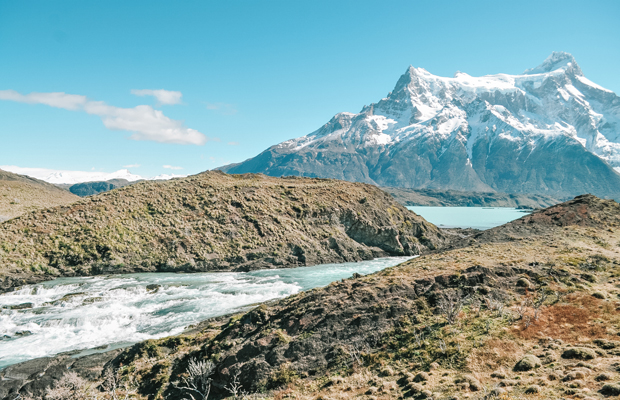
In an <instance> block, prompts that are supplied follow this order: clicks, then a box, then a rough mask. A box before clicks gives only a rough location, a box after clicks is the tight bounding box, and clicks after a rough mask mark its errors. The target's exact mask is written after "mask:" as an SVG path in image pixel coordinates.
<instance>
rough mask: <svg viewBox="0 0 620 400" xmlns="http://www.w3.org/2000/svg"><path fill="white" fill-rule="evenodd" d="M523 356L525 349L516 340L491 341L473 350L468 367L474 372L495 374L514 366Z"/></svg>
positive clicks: (468, 360)
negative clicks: (496, 371)
mask: <svg viewBox="0 0 620 400" xmlns="http://www.w3.org/2000/svg"><path fill="white" fill-rule="evenodd" d="M522 355H523V349H522V348H521V346H520V345H519V344H518V343H516V342H515V341H514V340H503V339H495V338H493V339H489V340H487V341H486V342H484V344H483V345H482V346H481V347H478V348H474V349H472V352H471V355H470V356H469V357H468V358H467V366H468V368H469V369H471V370H472V371H473V372H480V373H485V372H493V371H495V370H497V369H499V368H501V367H505V366H508V365H514V364H515V363H516V362H517V360H518V359H519V358H520V357H521V356H522Z"/></svg>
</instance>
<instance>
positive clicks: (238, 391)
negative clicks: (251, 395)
mask: <svg viewBox="0 0 620 400" xmlns="http://www.w3.org/2000/svg"><path fill="white" fill-rule="evenodd" d="M240 375H241V371H237V372H236V373H235V374H234V375H233V379H232V381H231V382H230V383H229V384H228V385H226V386H224V389H226V390H228V393H230V395H231V396H232V397H233V399H234V400H240V399H245V398H246V396H247V392H246V391H245V390H243V389H242V386H241V383H240V382H239V376H240Z"/></svg>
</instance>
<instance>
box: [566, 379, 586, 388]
mask: <svg viewBox="0 0 620 400" xmlns="http://www.w3.org/2000/svg"><path fill="white" fill-rule="evenodd" d="M568 386H569V387H571V388H573V389H578V388H582V387H585V386H586V383H585V382H584V381H582V380H581V379H577V380H575V381H572V382H571V383H570V384H569V385H568Z"/></svg>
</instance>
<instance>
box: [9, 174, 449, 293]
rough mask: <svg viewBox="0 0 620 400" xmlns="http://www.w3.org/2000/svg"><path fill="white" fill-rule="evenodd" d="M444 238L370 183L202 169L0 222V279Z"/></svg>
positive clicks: (219, 264) (369, 251) (329, 258)
mask: <svg viewBox="0 0 620 400" xmlns="http://www.w3.org/2000/svg"><path fill="white" fill-rule="evenodd" d="M443 242H444V238H443V234H442V233H440V231H439V230H438V229H437V228H436V227H435V226H434V225H432V224H430V223H428V222H426V221H425V220H424V219H423V218H422V217H419V216H417V215H415V214H414V213H412V212H410V211H408V210H407V209H405V208H404V207H403V206H401V205H400V204H398V203H396V202H395V201H394V199H393V198H392V197H391V196H390V195H388V194H387V193H385V192H383V191H381V190H380V189H378V188H376V187H374V186H371V185H365V184H354V183H348V182H341V181H335V180H324V179H300V178H290V179H280V178H270V177H266V176H262V175H245V176H230V175H226V174H224V173H222V172H207V173H203V174H199V175H195V176H191V177H188V178H183V179H177V180H173V181H163V182H162V181H159V182H142V183H138V184H135V185H132V186H127V187H125V188H122V189H118V190H114V191H112V192H106V193H103V194H100V195H97V196H92V197H89V198H87V199H83V200H81V201H79V202H77V203H75V204H73V205H72V206H70V207H57V208H52V209H48V210H42V211H38V212H36V213H33V214H29V215H26V216H23V217H21V218H18V219H15V220H12V221H7V222H5V223H3V224H2V225H1V226H0V287H3V288H4V289H7V288H9V287H11V286H13V285H14V284H15V283H16V282H24V281H30V280H32V281H36V280H41V279H42V277H43V278H48V279H49V278H51V277H53V276H57V275H64V276H73V275H90V274H100V273H119V272H135V271H209V270H230V269H234V270H250V269H258V268H276V267H286V266H296V265H297V266H298V265H313V264H322V263H329V262H345V261H359V260H364V259H371V258H374V257H378V256H387V255H414V254H419V253H421V252H423V251H425V250H429V249H434V248H436V247H437V246H439V245H441V244H442V243H443ZM33 271H34V272H33Z"/></svg>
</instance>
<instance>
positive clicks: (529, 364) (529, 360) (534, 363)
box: [514, 354, 542, 371]
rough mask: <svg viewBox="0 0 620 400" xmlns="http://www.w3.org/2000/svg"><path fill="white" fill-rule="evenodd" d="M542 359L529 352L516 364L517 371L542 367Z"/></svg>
mask: <svg viewBox="0 0 620 400" xmlns="http://www.w3.org/2000/svg"><path fill="white" fill-rule="evenodd" d="M541 366H542V364H541V362H540V359H539V358H538V357H536V356H535V355H532V354H528V355H526V356H525V357H523V358H522V359H521V360H520V361H519V362H518V363H517V364H516V365H515V366H514V370H515V371H531V370H533V369H536V368H539V367H541Z"/></svg>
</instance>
